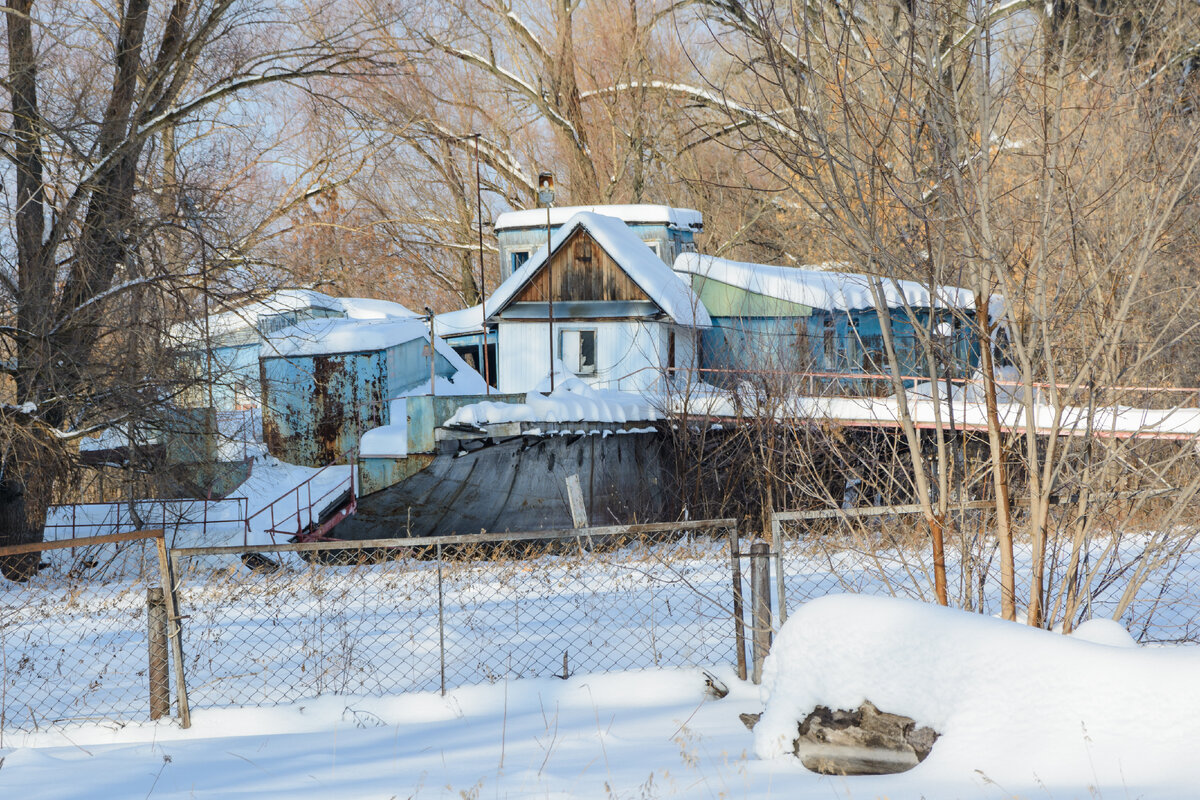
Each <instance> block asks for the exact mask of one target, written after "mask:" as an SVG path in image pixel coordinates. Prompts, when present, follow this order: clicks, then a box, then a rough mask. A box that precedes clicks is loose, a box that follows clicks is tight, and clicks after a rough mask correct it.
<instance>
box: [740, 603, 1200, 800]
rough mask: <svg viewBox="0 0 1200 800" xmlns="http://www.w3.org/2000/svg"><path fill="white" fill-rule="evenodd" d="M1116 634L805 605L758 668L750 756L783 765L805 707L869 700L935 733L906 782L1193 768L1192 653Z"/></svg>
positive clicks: (1197, 703) (948, 613)
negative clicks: (760, 707) (760, 700)
mask: <svg viewBox="0 0 1200 800" xmlns="http://www.w3.org/2000/svg"><path fill="white" fill-rule="evenodd" d="M1114 625H1115V623H1114ZM1112 628H1113V625H1105V624H1103V623H1101V624H1092V625H1088V626H1085V627H1083V628H1082V629H1081V631H1080V635H1078V636H1062V635H1059V634H1056V633H1050V632H1047V631H1043V630H1038V629H1034V628H1028V627H1025V626H1022V625H1017V624H1015V623H1011V622H1005V621H1002V620H998V619H994V618H991V617H983V616H980V615H977V614H970V613H967V612H963V611H956V610H952V609H946V608H941V607H938V606H931V605H927V604H922V603H917V602H914V601H910V600H898V599H892V598H881V597H870V596H862V595H833V596H828V597H823V598H820V599H817V600H813V601H811V602H809V603H807V604H805V605H804V606H802V607H801V608H800V609H799V610H798V611H797V612H796V613H795V614H794V615H793V616H791V617H789V619H788V621H787V623H786V624H785V625H784V626H783V628H782V630H781V631H780V633H779V636H778V638H777V639H776V641H775V644H774V647H773V648H772V651H771V654H770V656H769V657H768V658H767V661H766V664H765V667H764V674H763V695H764V698H765V699H766V709H765V711H764V713H763V717H762V720H761V722H760V723H759V724H758V726H757V727H756V728H755V750H756V751H757V753H758V755H759V756H760V757H762V758H768V759H769V758H777V757H779V756H784V755H786V754H788V753H790V752H791V750H792V740H793V739H794V738H795V736H796V729H797V725H798V722H799V720H801V719H803V718H804V717H805V716H806V715H807V714H808V713H809V712H810V711H811V710H812V709H813V707H814V706H817V705H827V706H830V707H832V708H843V709H850V708H856V707H857V706H858V705H859V704H860V703H862V702H863V701H864V700H868V699H869V700H870V701H871V702H873V703H874V704H875V705H877V706H878V707H879V708H881V709H883V710H886V711H889V712H892V713H896V714H903V715H906V716H910V717H912V718H914V719H915V720H916V721H917V723H918V724H921V725H929V726H931V727H933V728H934V729H936V730H937V731H939V732H940V733H941V734H942V737H941V739H939V740H938V742H937V744H936V745H935V746H934V748H933V752H932V753H931V754H930V756H929V758H928V759H926V760H925V761H924V762H923V763H922V764H921V765H920V766H918V767H916V768H915V769H914V770H913V772H912V773H911V774H912V775H913V776H914V778H917V777H918V776H919V775H920V774H922V773H928V775H927V777H933V776H934V775H936V774H939V773H942V772H953V773H958V774H961V773H962V772H963V771H964V770H966V771H976V772H978V773H979V774H981V775H982V776H985V777H986V779H988V780H991V781H994V782H997V783H999V784H1001V785H1003V784H1004V783H1005V782H1006V781H1012V782H1014V783H1021V784H1025V785H1028V784H1029V782H1030V781H1031V780H1033V781H1037V782H1044V783H1046V784H1054V783H1058V784H1068V785H1075V786H1078V783H1079V780H1080V777H1081V776H1090V777H1091V778H1092V779H1093V781H1094V782H1095V783H1097V784H1105V783H1106V784H1116V785H1128V784H1141V785H1154V784H1155V783H1156V782H1158V781H1160V780H1162V777H1163V776H1165V775H1173V776H1175V777H1176V778H1177V777H1178V774H1179V771H1180V768H1181V766H1183V767H1184V768H1185V769H1190V770H1193V771H1194V770H1196V767H1195V766H1188V765H1189V764H1191V763H1192V761H1193V756H1192V750H1193V748H1194V743H1195V742H1197V741H1200V681H1198V680H1197V676H1200V651H1197V650H1195V649H1194V648H1183V647H1162V648H1141V647H1131V646H1130V641H1129V640H1128V637H1127V636H1126V637H1121V636H1120V635H1119V632H1114V631H1113V630H1112ZM1114 633H1116V634H1117V635H1114Z"/></svg>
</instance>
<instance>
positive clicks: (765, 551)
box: [750, 541, 771, 683]
mask: <svg viewBox="0 0 1200 800" xmlns="http://www.w3.org/2000/svg"><path fill="white" fill-rule="evenodd" d="M750 607H751V612H750V618H751V620H752V621H753V622H752V624H753V625H754V632H753V633H754V635H753V643H754V673H753V675H752V678H753V680H754V682H755V683H761V682H762V667H763V661H765V660H766V658H767V653H769V652H770V651H771V551H770V548H769V547H768V546H767V543H766V542H761V541H760V542H754V543H753V544H752V545H750Z"/></svg>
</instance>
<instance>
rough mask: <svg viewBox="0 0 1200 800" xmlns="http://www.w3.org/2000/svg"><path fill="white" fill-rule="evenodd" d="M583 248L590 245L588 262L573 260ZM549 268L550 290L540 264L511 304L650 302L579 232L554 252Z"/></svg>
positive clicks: (645, 295) (619, 268)
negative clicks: (550, 275)
mask: <svg viewBox="0 0 1200 800" xmlns="http://www.w3.org/2000/svg"><path fill="white" fill-rule="evenodd" d="M582 245H590V247H591V254H592V255H591V258H590V259H584V258H577V257H576V250H577V247H578V246H582ZM580 252H582V251H580ZM550 266H551V268H552V269H553V272H554V286H553V287H552V286H551V285H550V279H549V275H548V272H547V269H546V267H545V265H543V266H542V267H541V268H540V269H538V271H537V272H536V273H534V274H533V275H532V276H531V277H530V279H529V281H528V282H527V283H526V284H525V286H524V287H522V288H521V289H520V290H519V291H518V292H517V293H516V295H515V296H514V297H513V299H512V302H514V303H544V302H546V298H547V297H548V296H550V295H553V298H554V302H556V303H561V302H583V301H635V300H640V301H648V300H650V296H649V295H647V294H646V292H645V291H643V290H642V288H641V287H640V286H638V285H637V282H636V281H634V280H633V279H632V278H631V277H629V275H628V274H627V273H626V272H625V270H623V269H621V267H620V265H618V264H617V262H616V261H615V260H614V259H613V257H612V256H611V255H609V254H608V252H607V251H605V250H604V248H603V247H601V246H600V245H599V244H597V243H596V242H595V240H593V239H592V238H591V236H589V235H588V234H587V233H586V232H585V231H583V230H582V229H580V230H577V231H576V232H575V233H574V234H572V236H571V237H570V238H569V239H568V240H567V241H566V242H564V243H563V245H562V246H561V247H560V248H559V249H558V250H556V251H555V252H554V255H553V256H552V257H551V260H550Z"/></svg>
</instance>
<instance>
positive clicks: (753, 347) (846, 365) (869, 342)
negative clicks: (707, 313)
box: [700, 309, 979, 394]
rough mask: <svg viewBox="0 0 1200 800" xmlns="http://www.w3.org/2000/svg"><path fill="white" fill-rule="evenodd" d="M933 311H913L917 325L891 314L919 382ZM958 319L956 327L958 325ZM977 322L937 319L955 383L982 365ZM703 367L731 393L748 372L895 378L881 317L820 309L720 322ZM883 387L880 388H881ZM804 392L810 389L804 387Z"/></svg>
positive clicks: (904, 361) (877, 389)
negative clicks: (974, 330) (946, 330)
mask: <svg viewBox="0 0 1200 800" xmlns="http://www.w3.org/2000/svg"><path fill="white" fill-rule="evenodd" d="M930 314H931V312H930V310H929V309H914V315H913V317H912V318H909V316H908V315H907V314H906V313H905V312H904V311H902V310H899V309H893V312H892V319H891V330H892V337H893V344H894V346H895V348H896V354H897V357H898V358H899V361H900V369H901V372H902V373H903V374H905V375H915V376H921V375H925V374H926V372H927V371H928V370H927V366H926V356H925V349H924V347H923V346H922V345H921V341H922V338H923V335H918V333H917V328H918V327H920V328H924V329H925V330H926V331H928V330H929V329H930V327H929V326H930ZM955 317H957V320H956V319H955ZM970 319H971V315H970V314H967V315H963V314H962V312H958V313H957V314H955V315H952V314H950V313H949V312H938V314H937V319H936V320H935V326H936V325H937V324H939V323H942V322H945V323H946V324H948V325H950V326H951V328H952V330H953V336H952V337H951V341H950V342H949V343H948V344H949V347H948V348H947V350H948V352H947V353H946V354H945V357H942V358H941V360H940V362H939V363H941V364H942V368H943V369H945V368H947V367H949V368H950V369H951V371H952V373H953V374H954V375H955V376H958V377H963V376H966V375H969V374H970V373H971V372H972V371H973V370H974V369H975V368H976V367H978V365H979V346H978V343H977V342H976V341H974V337H973V336H972V335H971V328H970ZM700 364H701V367H702V368H703V369H705V370H710V372H707V373H706V374H705V380H707V381H709V382H711V383H716V384H718V385H725V386H728V385H731V383H734V382H736V381H737V380H738V379H739V378H738V375H739V374H742V376H743V377H745V375H744V373H745V372H747V371H748V372H780V373H805V372H840V373H854V374H864V373H866V374H878V373H881V372H882V373H886V372H888V371H890V370H889V367H888V364H887V360H886V349H885V347H884V342H883V331H882V327H881V325H880V320H879V315H878V314H877V313H876V312H875V309H858V310H854V311H850V312H844V311H824V310H821V309H814V310H813V313H812V315H811V316H807V317H799V316H797V317H714V318H713V327H712V328H711V329H709V330H706V331H704V333H703V335H702V337H701V356H700ZM833 383H834V382H832V381H816V382H814V383H813V386H814V388H816V389H819V390H822V391H825V390H829V389H834V390H842V391H848V392H854V393H860V392H865V393H871V394H873V393H881V392H885V391H886V392H889V393H890V387H888V386H886V385H884V384H883V382H881V381H868V380H863V381H850V382H846V381H840V382H837V383H840V384H845V385H839V386H834V385H832V384H833ZM877 384H878V385H877ZM800 388H804V387H800Z"/></svg>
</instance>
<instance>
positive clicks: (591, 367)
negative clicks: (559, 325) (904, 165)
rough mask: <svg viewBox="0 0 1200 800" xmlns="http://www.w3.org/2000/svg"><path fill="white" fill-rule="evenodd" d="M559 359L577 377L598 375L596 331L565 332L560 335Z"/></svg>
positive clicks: (560, 332)
mask: <svg viewBox="0 0 1200 800" xmlns="http://www.w3.org/2000/svg"><path fill="white" fill-rule="evenodd" d="M558 357H559V358H560V359H562V362H563V364H564V365H565V366H566V368H567V369H569V370H570V371H571V372H574V373H575V374H576V375H594V374H595V373H596V331H594V330H564V331H559V333H558Z"/></svg>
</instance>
